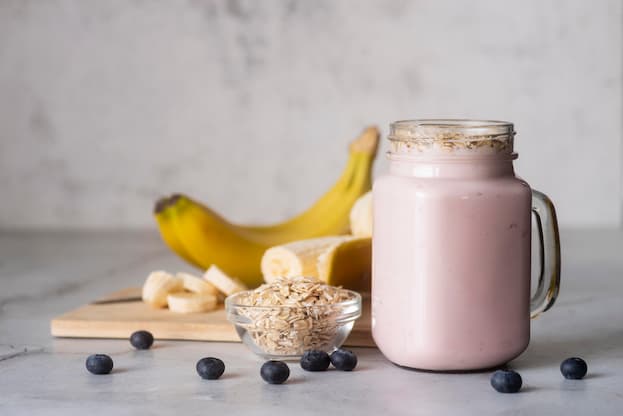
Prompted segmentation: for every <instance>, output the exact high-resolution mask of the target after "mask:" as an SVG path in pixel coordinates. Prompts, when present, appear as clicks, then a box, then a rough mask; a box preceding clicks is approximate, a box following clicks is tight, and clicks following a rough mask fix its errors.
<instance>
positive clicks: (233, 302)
mask: <svg viewBox="0 0 623 416" xmlns="http://www.w3.org/2000/svg"><path fill="white" fill-rule="evenodd" d="M342 290H344V291H346V292H348V293H349V295H350V296H349V299H347V300H345V301H342V302H337V303H332V304H328V305H312V306H289V305H288V306H247V305H244V304H242V303H240V300H241V299H242V298H244V297H246V296H247V294H248V293H249V292H250V291H245V292H239V293H235V294H233V295H230V296H228V297H227V298H226V299H225V310H226V311H227V320H229V321H230V322H231V323H233V324H234V326H235V327H236V332H237V333H238V336H240V339H241V340H242V342H243V343H244V344H245V345H246V346H247V347H249V348H250V349H251V351H253V352H254V353H256V354H257V355H259V356H260V357H262V358H264V359H280V360H288V359H298V358H300V357H301V355H303V352H305V351H307V350H311V349H314V350H322V351H326V352H329V353H330V352H331V351H334V350H335V349H337V348H339V347H340V346H341V345H342V344H343V343H344V341H345V340H346V338H347V337H348V334H350V331H351V330H352V329H353V325H354V323H355V320H356V319H357V318H359V317H360V316H361V295H359V293H357V292H354V291H352V290H346V289H342Z"/></svg>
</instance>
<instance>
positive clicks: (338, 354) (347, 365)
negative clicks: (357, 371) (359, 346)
mask: <svg viewBox="0 0 623 416" xmlns="http://www.w3.org/2000/svg"><path fill="white" fill-rule="evenodd" d="M331 364H333V367H335V368H337V369H338V370H341V371H353V369H354V368H355V367H356V366H357V356H356V355H355V353H354V352H352V351H349V350H343V349H341V348H340V349H339V350H335V351H333V353H331Z"/></svg>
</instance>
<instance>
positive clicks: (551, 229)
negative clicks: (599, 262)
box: [530, 190, 560, 318]
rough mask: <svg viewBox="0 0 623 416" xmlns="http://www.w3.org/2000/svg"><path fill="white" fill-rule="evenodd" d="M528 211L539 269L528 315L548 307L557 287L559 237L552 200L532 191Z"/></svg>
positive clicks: (531, 315) (556, 291)
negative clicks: (533, 222)
mask: <svg viewBox="0 0 623 416" xmlns="http://www.w3.org/2000/svg"><path fill="white" fill-rule="evenodd" d="M532 212H533V213H534V217H535V218H536V225H537V229H538V231H539V248H540V250H539V251H540V256H539V257H540V259H539V260H540V263H541V264H540V272H539V280H538V284H537V288H536V291H535V293H534V296H532V299H531V300H530V317H531V318H535V317H537V316H538V315H539V314H540V313H542V312H545V311H546V310H548V309H549V308H551V307H552V305H553V304H554V302H555V301H556V297H557V296H558V290H559V289H560V236H559V235H558V220H557V219H556V210H555V209H554V204H552V201H551V200H550V199H549V198H548V197H547V195H545V194H544V193H542V192H539V191H535V190H532Z"/></svg>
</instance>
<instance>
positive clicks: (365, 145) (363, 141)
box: [348, 126, 381, 156]
mask: <svg viewBox="0 0 623 416" xmlns="http://www.w3.org/2000/svg"><path fill="white" fill-rule="evenodd" d="M380 135H381V133H380V131H379V129H378V127H376V126H370V127H367V128H366V129H365V130H364V131H363V132H362V133H361V134H360V135H359V137H357V138H356V139H355V140H353V141H352V142H351V143H350V145H349V147H348V150H349V151H350V152H351V153H367V154H369V155H372V156H376V152H377V150H378V147H379V137H380Z"/></svg>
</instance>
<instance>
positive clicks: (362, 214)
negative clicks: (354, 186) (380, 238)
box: [350, 192, 372, 237]
mask: <svg viewBox="0 0 623 416" xmlns="http://www.w3.org/2000/svg"><path fill="white" fill-rule="evenodd" d="M350 232H351V234H352V235H354V236H357V237H372V192H367V193H365V194H364V195H362V196H360V197H359V199H357V201H355V204H354V205H353V208H352V209H351V210H350Z"/></svg>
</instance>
